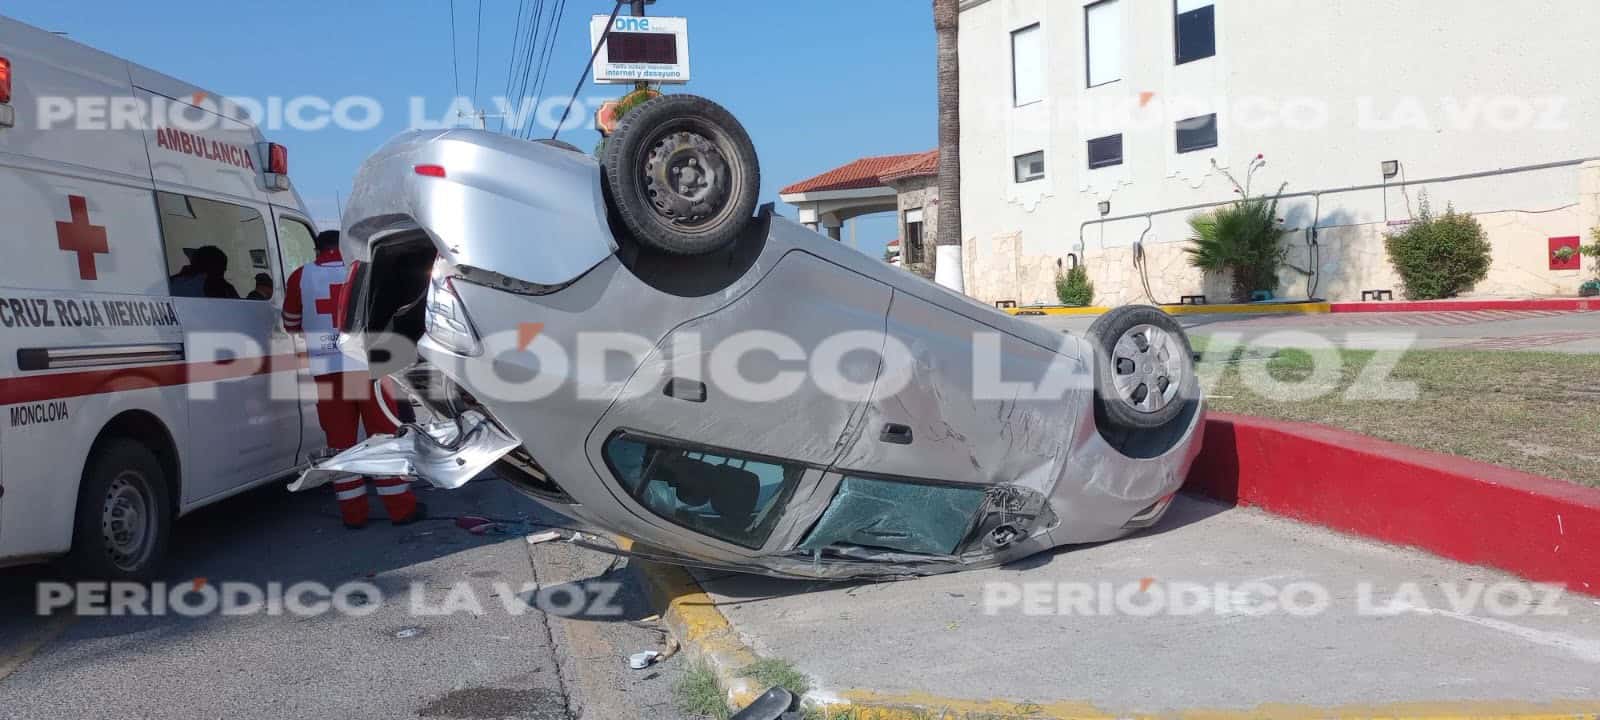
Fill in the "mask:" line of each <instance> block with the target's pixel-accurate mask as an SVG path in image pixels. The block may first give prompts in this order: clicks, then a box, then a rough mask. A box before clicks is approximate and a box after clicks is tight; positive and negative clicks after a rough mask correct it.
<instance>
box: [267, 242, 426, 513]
mask: <svg viewBox="0 0 1600 720" xmlns="http://www.w3.org/2000/svg"><path fill="white" fill-rule="evenodd" d="M316 245H317V259H316V260H313V261H311V262H309V263H306V264H305V265H303V266H301V267H300V268H299V269H297V270H295V271H294V273H293V274H291V275H290V276H289V281H288V283H286V285H287V287H286V292H285V294H284V300H283V327H284V329H286V330H288V331H289V332H291V333H303V334H304V335H305V339H306V350H307V352H308V354H309V355H310V356H311V375H312V376H313V377H314V378H316V383H317V418H318V420H320V421H321V422H322V431H323V432H324V433H326V434H327V435H328V447H330V448H333V449H334V450H345V449H347V448H350V447H351V446H354V445H355V444H356V438H357V432H356V431H357V429H358V428H360V427H362V426H363V424H364V425H365V427H366V430H367V434H369V435H371V434H375V433H393V432H394V431H395V429H396V428H395V425H394V423H393V422H392V421H391V420H390V419H389V416H388V415H386V414H385V413H384V409H383V408H382V407H380V406H379V403H380V402H384V401H383V398H382V392H381V391H377V392H375V391H374V390H375V387H374V384H373V382H372V376H371V375H369V374H368V373H367V367H366V364H365V363H363V362H361V361H360V360H357V359H355V358H352V357H349V356H347V355H345V354H344V353H342V352H340V351H339V345H338V337H339V331H338V328H336V327H335V326H334V308H336V307H338V303H340V302H342V299H343V298H342V297H341V296H342V295H343V290H344V282H345V277H346V268H345V264H344V259H343V258H341V257H340V256H339V233H338V232H337V231H333V230H330V231H327V232H324V233H321V234H319V235H317V240H316ZM374 484H376V485H377V487H378V499H379V500H382V501H383V507H384V509H386V510H388V511H389V518H390V520H392V521H393V522H394V524H396V525H408V524H410V523H413V522H416V521H417V520H419V519H421V517H422V515H423V512H424V510H425V508H424V507H423V506H422V504H421V503H418V502H417V499H416V496H415V495H413V494H412V492H411V482H410V480H408V479H406V478H379V479H377V480H375V481H374ZM333 490H334V493H335V495H336V496H337V497H338V498H339V514H340V516H342V518H343V519H344V524H345V527H348V528H351V529H360V528H362V527H364V526H366V524H367V509H368V506H367V484H366V479H365V478H359V477H356V478H346V479H344V480H340V481H338V482H335V483H334V484H333Z"/></svg>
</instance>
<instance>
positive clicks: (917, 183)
mask: <svg viewBox="0 0 1600 720" xmlns="http://www.w3.org/2000/svg"><path fill="white" fill-rule="evenodd" d="M889 186H890V187H893V188H894V191H895V192H896V193H897V194H898V197H899V210H898V212H897V214H896V216H895V217H896V219H895V225H896V227H897V228H899V229H898V230H897V231H896V232H898V233H899V235H900V259H901V262H902V265H903V267H905V269H907V270H910V271H911V272H914V273H916V274H918V275H921V276H923V277H925V278H929V279H932V278H933V261H934V255H936V254H937V253H935V252H934V250H933V248H934V245H935V244H936V238H937V237H938V235H939V186H938V182H937V178H935V177H931V176H929V177H913V178H906V179H904V180H896V181H894V182H891V183H889ZM919 208H920V209H921V210H922V262H920V263H912V262H910V257H911V252H910V251H911V249H910V247H908V246H907V244H906V243H907V240H906V211H907V210H917V209H919Z"/></svg>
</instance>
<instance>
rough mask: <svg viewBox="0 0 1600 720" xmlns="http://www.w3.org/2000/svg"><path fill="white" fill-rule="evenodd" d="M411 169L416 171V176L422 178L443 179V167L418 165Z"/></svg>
mask: <svg viewBox="0 0 1600 720" xmlns="http://www.w3.org/2000/svg"><path fill="white" fill-rule="evenodd" d="M413 169H415V170H416V171H417V174H418V175H421V176H423V177H436V178H442V177H444V166H443V165H418V166H416V167H415V168H413Z"/></svg>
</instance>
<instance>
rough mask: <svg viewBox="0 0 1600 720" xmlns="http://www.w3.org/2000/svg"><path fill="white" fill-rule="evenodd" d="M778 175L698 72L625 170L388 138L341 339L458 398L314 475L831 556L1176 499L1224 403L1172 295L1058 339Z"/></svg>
mask: <svg viewBox="0 0 1600 720" xmlns="http://www.w3.org/2000/svg"><path fill="white" fill-rule="evenodd" d="M758 185H759V169H758V168H757V166H756V164H755V154H754V149H753V148H752V147H750V142H749V139H748V136H747V135H745V132H744V130H743V129H742V128H741V127H739V126H738V123H737V122H736V121H734V120H733V118H732V117H731V116H730V115H728V114H727V112H726V111H725V110H722V109H721V108H720V107H717V106H715V105H714V104H711V103H709V102H708V101H704V100H702V99H700V98H694V97H692V96H687V95H671V96H664V97H661V98H658V99H655V100H652V101H650V102H648V103H645V104H643V105H641V106H639V107H638V108H636V109H635V110H634V111H633V112H631V113H630V114H629V115H628V116H627V118H625V120H624V121H623V123H622V125H621V126H620V127H619V128H618V129H617V131H616V132H615V133H614V134H612V135H611V136H610V137H609V138H608V139H607V140H606V147H605V151H604V152H603V157H602V159H601V160H600V161H596V160H595V159H593V158H591V157H589V156H587V155H584V154H581V153H579V152H576V151H575V150H574V149H572V148H570V147H561V146H558V145H556V144H551V143H537V142H525V141H520V140H515V139H511V138H508V137H504V136H500V135H495V134H491V133H485V132H481V131H472V130H444V131H424V132H415V133H411V134H408V135H404V136H401V137H400V138H397V139H396V140H394V141H392V142H391V143H390V144H388V145H387V146H385V147H384V148H383V149H381V150H380V151H378V152H377V153H376V154H375V155H374V156H373V157H372V158H370V159H369V160H368V161H367V162H366V164H365V165H364V166H363V168H362V170H361V172H360V175H359V176H358V179H357V181H356V186H355V191H354V193H353V195H352V197H351V200H350V203H349V206H348V210H347V212H346V214H345V218H344V225H345V239H344V243H345V245H344V253H345V257H346V259H347V260H349V261H354V262H358V263H359V265H358V266H357V268H356V270H355V271H354V272H353V274H352V278H351V282H350V285H349V287H348V289H347V304H346V309H345V316H346V317H345V320H344V336H343V338H342V342H343V345H344V347H345V350H346V352H351V353H359V354H362V355H364V356H366V357H369V358H370V359H371V360H372V362H373V365H374V367H375V368H381V369H382V370H383V371H384V372H392V373H393V374H394V376H395V377H396V378H398V379H399V380H400V381H401V382H402V384H403V385H405V386H406V387H407V388H408V389H409V390H410V391H411V392H412V393H413V394H414V395H415V396H416V397H417V398H418V399H419V400H420V401H421V403H423V404H424V405H425V406H426V408H427V409H428V410H429V411H430V412H431V414H432V415H433V416H434V417H436V418H439V420H438V422H435V423H433V424H432V425H428V426H412V427H408V428H406V429H404V430H403V431H402V433H401V435H400V436H398V437H395V438H386V437H379V438H374V439H372V440H369V441H368V442H367V443H364V444H363V445H361V446H359V447H357V448H354V449H352V450H350V451H347V452H346V453H344V454H342V455H340V456H338V457H336V458H334V459H332V460H330V461H328V462H327V463H325V464H323V465H322V466H320V467H319V468H317V469H314V470H312V471H311V472H310V473H309V474H308V477H307V480H315V479H317V478H324V479H325V478H327V477H331V476H335V475H339V474H345V473H359V474H374V475H377V474H395V473H404V474H413V475H417V476H420V477H422V478H424V479H426V480H427V481H429V482H431V483H433V484H435V485H438V486H441V487H447V488H453V487H458V486H460V485H462V484H464V483H466V482H467V481H469V480H471V479H473V477H475V476H477V475H478V474H479V473H480V472H481V471H483V470H485V469H486V468H491V467H492V472H493V474H494V475H495V476H497V477H499V478H501V479H503V480H505V481H507V482H510V483H511V484H513V485H514V486H516V487H517V488H519V489H520V490H522V491H524V492H525V493H526V494H527V495H529V496H531V497H533V498H534V499H536V500H538V501H539V502H541V503H544V504H546V505H548V506H550V507H553V508H554V509H556V510H558V511H559V512H561V513H563V514H565V515H568V516H571V517H574V518H577V519H579V520H581V521H583V522H584V523H587V524H588V525H590V526H592V527H594V528H596V529H599V530H603V531H607V532H609V533H613V534H616V535H620V536H624V537H627V538H630V539H632V540H633V545H632V549H631V552H633V553H636V554H642V555H647V556H650V557H655V558H660V559H666V560H669V561H672V562H679V563H682V564H687V565H698V566H710V567H719V568H728V569H734V570H740V571H747V572H755V573H764V574H771V575H781V576H802V577H820V578H848V577H860V576H892V575H915V574H928V573H938V572H948V571H953V570H962V569H968V568H976V567H983V566H990V565H996V564H1000V563H1004V562H1008V561H1011V560H1015V559H1018V558H1021V557H1024V556H1027V555H1030V554H1033V553H1037V552H1040V551H1043V550H1046V549H1049V548H1054V547H1057V546H1061V545H1067V544H1075V543H1090V542H1099V541H1104V540H1110V539H1113V538H1117V537H1119V536H1122V535H1125V534H1127V533H1130V532H1132V531H1134V530H1136V529H1139V528H1143V527H1148V526H1150V525H1152V524H1154V523H1156V522H1157V521H1158V520H1159V519H1160V518H1161V516H1162V514H1163V513H1164V512H1165V511H1166V509H1167V507H1168V504H1169V503H1170V501H1171V499H1172V497H1173V494H1174V493H1175V492H1176V491H1177V489H1178V487H1179V485H1180V484H1181V483H1182V481H1183V479H1184V477H1185V475H1186V474H1187V472H1188V469H1189V466H1190V465H1191V463H1192V462H1193V460H1194V457H1195V455H1196V453H1197V452H1198V450H1199V431H1198V428H1200V426H1201V421H1202V416H1203V414H1204V411H1203V407H1202V402H1201V399H1200V396H1199V393H1198V389H1197V383H1196V380H1195V377H1194V371H1193V359H1192V357H1191V353H1190V349H1189V345H1188V340H1187V339H1186V337H1185V336H1184V333H1183V331H1182V329H1181V328H1180V327H1179V326H1178V325H1177V324H1176V323H1175V322H1173V321H1172V320H1171V318H1169V317H1168V316H1167V315H1166V314H1165V313H1162V312H1161V311H1160V310H1158V309H1155V308H1151V307H1126V308H1120V309H1118V310H1116V311H1114V312H1111V313H1109V314H1107V315H1104V316H1102V317H1101V318H1100V319H1099V320H1098V321H1097V322H1096V324H1095V326H1094V327H1093V328H1092V329H1091V330H1090V332H1089V333H1088V334H1087V336H1082V337H1080V336H1076V335H1072V334H1063V333H1059V332H1053V331H1050V330H1047V329H1045V328H1043V327H1041V326H1039V325H1036V324H1033V323H1031V322H1028V321H1026V320H1022V319H1017V318H1013V317H1011V316H1008V315H1006V314H1003V313H1001V312H998V311H996V310H994V309H992V308H989V307H986V306H984V305H981V304H978V303H976V302H974V301H972V300H970V299H968V298H966V297H963V296H961V295H959V294H956V293H952V292H950V291H947V290H945V289H943V288H940V287H938V286H936V285H934V284H932V283H929V282H927V281H925V280H923V279H921V278H919V277H916V276H914V275H912V274H910V273H907V272H905V271H903V270H901V269H899V268H896V267H893V266H890V265H887V264H885V263H883V262H881V261H878V260H876V259H874V258H870V257H868V256H866V255H864V254H862V253H860V252H857V251H856V250H853V249H851V248H848V247H844V246H841V245H840V244H839V243H836V242H833V241H831V240H829V239H827V238H825V237H823V236H821V235H818V234H817V233H815V232H812V231H810V230H808V229H806V228H804V227H802V226H800V225H797V224H795V223H792V222H790V221H788V220H786V219H783V218H781V217H778V216H776V215H775V214H774V213H773V212H772V209H771V207H770V206H769V207H765V208H761V209H759V210H757V209H756V208H755V195H756V188H757V186H758ZM302 482H305V481H302Z"/></svg>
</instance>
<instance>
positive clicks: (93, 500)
mask: <svg viewBox="0 0 1600 720" xmlns="http://www.w3.org/2000/svg"><path fill="white" fill-rule="evenodd" d="M171 534H172V503H171V502H170V495H169V490H168V485H167V477H166V473H165V472H164V471H163V470H162V468H161V462H160V461H159V460H157V459H156V456H155V454H154V453H152V452H150V450H149V449H148V448H146V447H145V446H144V445H142V444H140V443H137V442H134V441H132V440H126V439H121V438H117V439H112V440H107V441H104V442H102V443H101V444H100V445H99V447H98V448H97V449H96V450H95V452H94V454H93V455H92V456H90V458H89V464H88V467H87V468H85V469H84V473H83V482H82V484H81V485H80V486H79V488H78V510H77V516H76V518H75V521H74V523H73V531H72V552H71V554H70V555H68V556H67V561H68V564H69V566H70V567H71V569H72V570H73V572H74V573H75V574H77V575H80V576H83V577H90V578H96V579H104V580H144V579H148V578H149V577H151V576H152V575H153V574H154V573H155V571H156V569H157V568H158V567H159V566H160V565H161V562H162V560H163V559H164V558H165V555H166V550H167V543H168V541H169V540H170V537H171Z"/></svg>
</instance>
